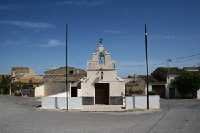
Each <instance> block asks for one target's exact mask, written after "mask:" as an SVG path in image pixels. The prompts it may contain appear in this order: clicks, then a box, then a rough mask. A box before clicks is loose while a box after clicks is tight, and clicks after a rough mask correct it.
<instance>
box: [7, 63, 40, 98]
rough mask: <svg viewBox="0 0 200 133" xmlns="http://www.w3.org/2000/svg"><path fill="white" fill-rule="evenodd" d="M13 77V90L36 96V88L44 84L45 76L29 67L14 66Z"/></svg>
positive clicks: (21, 93)
mask: <svg viewBox="0 0 200 133" xmlns="http://www.w3.org/2000/svg"><path fill="white" fill-rule="evenodd" d="M11 77H12V92H13V93H15V94H16V93H17V95H27V96H34V94H35V88H36V87H38V86H40V85H41V84H43V76H40V75H37V74H36V73H35V72H34V71H33V70H32V69H31V68H28V67H12V69H11ZM19 93H20V94H19Z"/></svg>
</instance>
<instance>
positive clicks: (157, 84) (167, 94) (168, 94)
mask: <svg viewBox="0 0 200 133" xmlns="http://www.w3.org/2000/svg"><path fill="white" fill-rule="evenodd" d="M165 69H166V70H168V71H166V72H160V73H161V75H163V76H165V80H158V79H156V78H155V77H153V76H151V80H150V83H149V92H150V93H155V94H158V95H160V97H161V98H180V97H181V94H180V93H179V92H178V90H177V89H176V88H172V87H170V84H171V82H172V81H173V80H174V79H175V78H176V77H177V76H179V75H180V73H181V72H183V71H189V72H199V70H200V69H199V67H183V69H178V68H172V71H171V68H165ZM152 78H153V79H152ZM145 90H146V89H145ZM146 93H147V92H146ZM197 98H200V90H199V91H198V92H197Z"/></svg>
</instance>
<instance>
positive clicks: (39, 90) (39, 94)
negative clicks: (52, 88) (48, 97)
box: [35, 85, 45, 97]
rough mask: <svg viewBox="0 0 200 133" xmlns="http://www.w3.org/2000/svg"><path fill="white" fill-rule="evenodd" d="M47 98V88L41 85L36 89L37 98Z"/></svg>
mask: <svg viewBox="0 0 200 133" xmlns="http://www.w3.org/2000/svg"><path fill="white" fill-rule="evenodd" d="M43 96H45V87H44V85H40V86H38V87H36V88H35V97H43Z"/></svg>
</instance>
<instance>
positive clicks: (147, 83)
mask: <svg viewBox="0 0 200 133" xmlns="http://www.w3.org/2000/svg"><path fill="white" fill-rule="evenodd" d="M145 57H146V86H147V110H149V68H148V47H147V26H146V24H145Z"/></svg>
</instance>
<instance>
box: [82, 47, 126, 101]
mask: <svg viewBox="0 0 200 133" xmlns="http://www.w3.org/2000/svg"><path fill="white" fill-rule="evenodd" d="M115 67H116V66H115V62H114V61H112V59H111V55H110V53H108V52H107V50H105V48H104V46H103V45H99V44H98V45H97V49H96V53H93V54H92V58H91V59H90V60H89V61H88V68H87V77H86V78H84V79H82V81H81V91H82V97H90V98H91V99H93V104H96V103H95V101H96V100H95V90H96V88H95V85H96V84H103V83H106V84H108V85H109V88H108V89H109V104H112V103H113V102H112V101H113V100H116V99H117V98H118V99H120V97H122V96H124V95H125V81H124V80H123V79H121V78H120V77H118V76H117V71H116V68H115ZM100 89H101V88H100ZM102 89H104V88H103V87H102ZM100 91H101V90H100ZM96 95H98V94H96Z"/></svg>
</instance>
